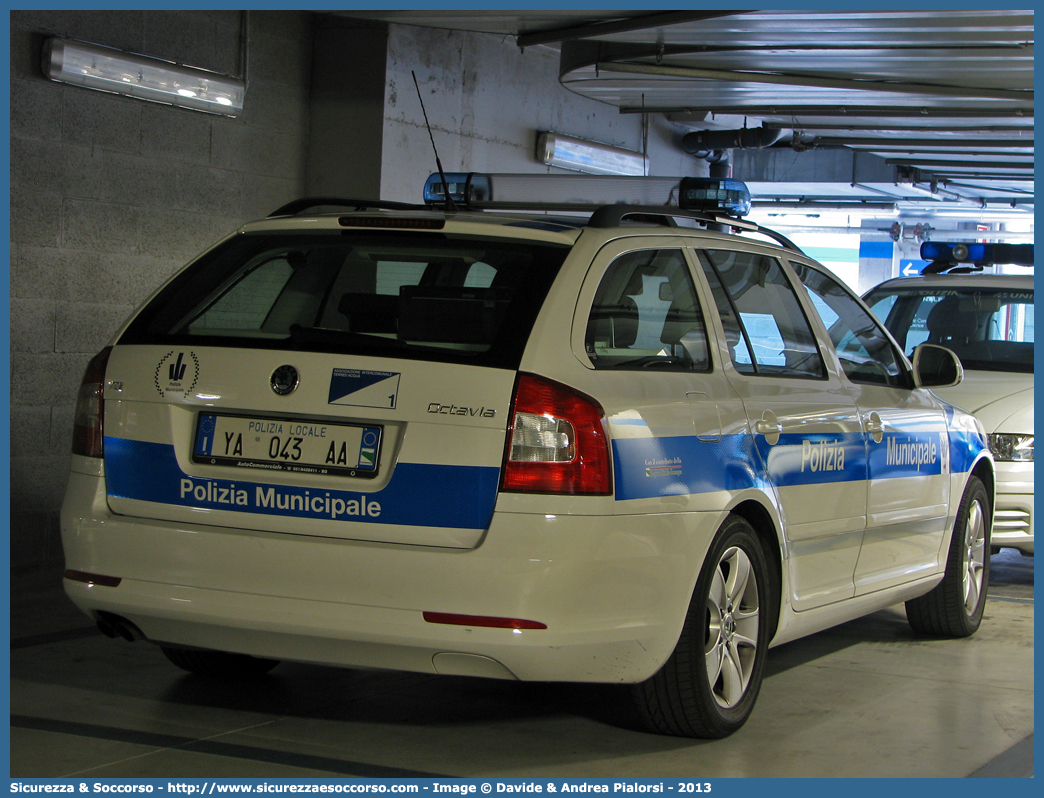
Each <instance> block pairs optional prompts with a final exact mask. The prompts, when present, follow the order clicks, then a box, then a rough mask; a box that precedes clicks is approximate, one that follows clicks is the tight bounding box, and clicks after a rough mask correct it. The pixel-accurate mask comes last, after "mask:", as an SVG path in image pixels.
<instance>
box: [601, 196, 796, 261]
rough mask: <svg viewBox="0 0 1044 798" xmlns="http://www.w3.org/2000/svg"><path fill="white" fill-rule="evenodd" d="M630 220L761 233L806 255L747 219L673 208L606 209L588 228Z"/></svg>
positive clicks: (630, 207)
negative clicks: (691, 223) (660, 219)
mask: <svg viewBox="0 0 1044 798" xmlns="http://www.w3.org/2000/svg"><path fill="white" fill-rule="evenodd" d="M628 216H630V217H634V218H642V217H644V218H645V219H646V220H648V219H649V217H664V218H668V219H670V220H671V222H670V224H674V221H673V220H674V219H691V220H693V221H696V222H699V223H701V224H703V225H716V226H718V227H720V228H722V229H726V228H730V229H732V230H743V231H745V232H749V233H760V234H762V235H764V236H767V237H768V238H771V239H772V240H773V241H775V242H776V243H777V244H779V245H780V246H782V247H783V248H784V249H789V250H791V251H793V252H797V253H800V254H802V255H803V254H804V253H803V252H801V248H800V247H798V246H797V244H795V243H794V242H793V241H791V240H790V239H789V238H787V237H786V236H785V235H783V234H781V233H777V232H776V231H775V230H770V229H769V228H767V227H762V226H761V225H759V224H755V223H754V222H748V221H746V220H745V219H737V218H736V217H734V216H724V215H721V214H717V213H708V212H707V211H690V210H686V209H684V208H677V207H674V206H672V205H663V206H655V205H603V206H602V207H601V208H599V209H598V210H596V211H595V212H594V213H592V214H591V219H590V221H588V223H587V226H588V227H618V226H619V225H620V223H621V222H622V221H623V220H624V219H625V218H627V217H628Z"/></svg>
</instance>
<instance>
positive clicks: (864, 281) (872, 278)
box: [856, 219, 896, 294]
mask: <svg viewBox="0 0 1044 798" xmlns="http://www.w3.org/2000/svg"><path fill="white" fill-rule="evenodd" d="M881 226H883V225H882V222H881V220H880V219H864V220H863V227H875V228H879V227H881ZM895 264H896V246H895V241H893V240H892V237H891V236H889V235H888V234H887V233H882V232H880V231H879V230H874V231H873V232H867V233H864V234H863V235H862V236H860V239H859V281H858V285H857V286H856V290H857V291H858V292H859V293H860V294H862V293H864V292H865V291H869V290H870V289H871V288H873V287H874V286H875V285H877V284H878V283H882V282H884V281H885V280H889V279H891V278H892V277H894V276H895V275H896V271H895Z"/></svg>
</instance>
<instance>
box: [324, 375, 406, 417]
mask: <svg viewBox="0 0 1044 798" xmlns="http://www.w3.org/2000/svg"><path fill="white" fill-rule="evenodd" d="M399 376H400V375H399V374H398V373H397V372H394V371H364V370H361V369H334V370H333V374H331V375H330V398H329V399H328V400H327V402H328V403H329V404H332V405H350V406H352V407H385V408H389V409H392V410H394V409H395V405H396V403H397V402H398V398H399Z"/></svg>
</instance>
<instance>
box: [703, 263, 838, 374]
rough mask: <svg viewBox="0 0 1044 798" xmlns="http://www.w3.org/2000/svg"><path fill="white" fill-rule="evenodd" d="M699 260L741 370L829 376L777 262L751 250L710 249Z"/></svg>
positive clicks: (734, 363)
mask: <svg viewBox="0 0 1044 798" xmlns="http://www.w3.org/2000/svg"><path fill="white" fill-rule="evenodd" d="M700 262H701V263H702V265H703V270H704V273H705V274H706V275H707V280H708V282H709V283H710V284H711V290H712V292H713V294H714V300H715V303H716V304H717V307H718V314H719V315H720V316H721V321H722V324H723V326H724V327H725V338H726V341H727V342H728V345H729V352H730V354H731V357H732V363H733V365H734V366H735V367H736V370H737V371H739V372H741V373H744V374H759V375H772V376H787V377H814V378H823V377H825V376H826V368H825V367H824V365H823V359H822V357H821V356H820V354H819V349H818V347H817V346H816V339H815V336H814V335H813V333H812V329H811V327H810V326H809V324H808V319H806V318H805V314H804V312H803V311H802V310H801V305H800V303H799V302H798V299H797V296H796V295H795V294H794V289H793V287H792V286H791V285H790V282H789V281H788V280H787V278H786V275H784V273H783V268H782V266H780V264H779V261H777V260H776V259H775V258H771V257H768V256H766V255H759V254H756V253H752V252H733V251H731V250H708V251H706V252H703V253H701V254H700Z"/></svg>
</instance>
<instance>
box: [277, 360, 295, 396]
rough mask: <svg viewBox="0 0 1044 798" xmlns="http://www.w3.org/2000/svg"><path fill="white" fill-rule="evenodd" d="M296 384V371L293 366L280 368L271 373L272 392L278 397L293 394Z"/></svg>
mask: <svg viewBox="0 0 1044 798" xmlns="http://www.w3.org/2000/svg"><path fill="white" fill-rule="evenodd" d="M297 382H298V374H297V369H295V368H294V367H293V366H280V367H279V368H277V369H276V370H275V371H273V372H272V383H271V385H272V390H273V391H275V392H276V393H277V394H279V395H280V396H286V395H287V394H290V393H293V392H294V389H295V388H296V387H297Z"/></svg>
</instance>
